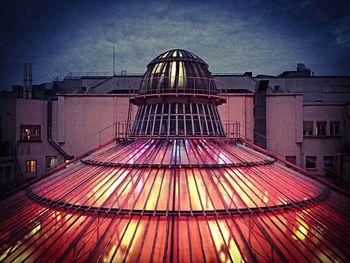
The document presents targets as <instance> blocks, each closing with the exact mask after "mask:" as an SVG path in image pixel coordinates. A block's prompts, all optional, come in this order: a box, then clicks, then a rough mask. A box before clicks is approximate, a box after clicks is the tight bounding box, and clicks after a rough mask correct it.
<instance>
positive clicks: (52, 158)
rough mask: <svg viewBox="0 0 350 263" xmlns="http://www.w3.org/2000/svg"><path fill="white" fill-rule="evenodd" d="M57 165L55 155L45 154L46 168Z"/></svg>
mask: <svg viewBox="0 0 350 263" xmlns="http://www.w3.org/2000/svg"><path fill="white" fill-rule="evenodd" d="M56 166H57V156H46V169H51V168H53V167H56Z"/></svg>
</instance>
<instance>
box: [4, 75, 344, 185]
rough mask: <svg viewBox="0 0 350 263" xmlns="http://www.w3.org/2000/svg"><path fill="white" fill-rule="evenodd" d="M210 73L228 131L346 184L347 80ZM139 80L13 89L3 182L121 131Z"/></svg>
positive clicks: (7, 101) (7, 108)
mask: <svg viewBox="0 0 350 263" xmlns="http://www.w3.org/2000/svg"><path fill="white" fill-rule="evenodd" d="M213 76H214V79H215V80H216V81H217V83H221V84H219V86H218V89H219V90H221V93H222V95H223V96H225V98H226V101H227V103H226V104H223V105H220V106H219V108H218V109H219V113H220V117H221V120H222V123H223V128H224V130H225V132H226V134H227V136H229V137H231V138H232V137H235V138H236V137H241V138H244V139H247V140H250V141H252V142H254V143H256V144H258V145H259V146H262V147H264V148H266V149H267V150H269V151H271V152H274V153H275V154H278V155H279V156H282V157H284V158H286V160H288V161H290V162H292V163H295V164H297V165H299V166H301V167H303V168H306V169H309V170H310V171H311V172H313V173H315V174H316V175H321V176H325V177H326V178H328V179H329V180H332V181H335V182H336V181H342V183H343V185H348V184H349V174H350V171H349V169H350V168H349V153H350V150H349V145H350V77H317V76H312V75H311V74H310V72H305V71H290V72H284V73H282V74H281V75H279V76H277V77H274V76H261V75H258V76H256V77H253V76H252V74H251V73H249V72H247V73H245V74H241V75H235V74H214V75H213ZM141 79H142V75H126V74H123V75H114V76H113V75H112V76H108V75H107V76H106V75H98V74H94V75H89V74H70V75H68V76H66V77H65V78H64V79H62V80H55V81H53V84H52V85H50V86H51V89H49V90H45V92H43V91H38V92H39V93H40V94H42V95H41V96H36V95H33V96H30V98H31V99H27V98H18V95H21V94H27V93H28V92H26V91H22V92H18V87H16V94H15V95H13V96H7V97H5V96H2V98H0V110H1V111H0V120H1V141H2V149H3V150H2V156H3V157H2V158H3V161H2V162H1V165H0V166H1V167H3V168H1V169H2V174H4V175H3V177H2V181H3V185H4V187H6V188H8V187H10V186H11V182H12V181H14V182H16V181H23V180H25V179H26V178H31V177H33V176H36V175H37V174H42V173H44V172H46V171H47V170H49V169H51V168H52V167H55V166H56V165H57V164H59V163H62V162H63V161H64V160H65V159H69V158H71V157H73V156H77V155H79V154H81V153H83V152H85V151H87V150H89V149H91V148H92V147H95V146H97V145H99V144H101V143H103V142H104V141H106V140H109V139H112V138H114V137H115V136H121V137H123V136H125V134H126V132H127V131H126V130H127V129H126V127H131V125H132V123H133V121H134V119H135V114H136V108H135V106H134V105H131V104H129V97H130V96H132V95H133V92H134V91H135V90H137V89H138V88H139V86H140V81H141ZM47 86H48V85H43V87H44V88H45V89H47ZM31 90H32V92H33V89H31ZM53 90H54V92H53ZM44 93H45V94H49V95H47V96H46V95H44ZM53 94H54V95H53ZM33 98H34V99H33ZM35 98H36V99H35ZM129 117H130V118H129ZM128 118H129V119H130V121H129V122H128ZM6 149H7V150H6ZM9 149H11V150H9ZM9 164H11V165H10V166H9ZM5 171H6V172H5ZM9 171H11V172H10V175H8V174H9ZM5 174H6V175H5ZM7 185H9V186H7Z"/></svg>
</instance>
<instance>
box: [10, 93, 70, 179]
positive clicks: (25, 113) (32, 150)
mask: <svg viewBox="0 0 350 263" xmlns="http://www.w3.org/2000/svg"><path fill="white" fill-rule="evenodd" d="M16 109H17V111H16V127H15V130H14V131H13V133H14V135H15V138H16V142H17V158H18V162H19V165H20V168H21V171H22V173H23V174H24V175H25V176H27V177H28V176H34V175H35V174H27V173H26V169H25V168H26V167H25V163H26V160H36V161H37V168H38V170H37V174H42V173H44V172H45V171H46V156H57V158H58V161H59V162H62V161H63V157H62V156H60V154H59V153H58V152H57V151H56V150H55V149H54V148H53V147H52V146H51V145H50V144H49V143H48V141H47V101H43V100H27V99H17V100H16ZM22 124H28V125H40V126H41V141H40V142H20V141H19V139H20V126H21V125H22Z"/></svg>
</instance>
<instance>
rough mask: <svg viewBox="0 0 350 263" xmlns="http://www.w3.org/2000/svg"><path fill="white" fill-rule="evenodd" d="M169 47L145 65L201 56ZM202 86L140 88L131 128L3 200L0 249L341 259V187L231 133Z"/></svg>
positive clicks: (347, 209) (347, 215)
mask: <svg viewBox="0 0 350 263" xmlns="http://www.w3.org/2000/svg"><path fill="white" fill-rule="evenodd" d="M176 52H177V53H176V55H175V51H171V52H168V53H165V54H164V55H160V56H158V57H157V58H156V59H155V60H154V61H153V62H151V63H150V65H149V68H148V71H149V70H150V68H151V67H153V66H154V65H156V64H157V63H158V62H159V61H160V60H164V63H173V62H174V61H176V63H180V62H181V61H182V58H184V59H188V61H187V62H188V63H194V64H196V65H197V66H198V67H203V69H205V68H206V64H204V62H202V61H201V60H200V59H199V58H198V57H196V56H194V55H193V54H192V53H189V52H185V51H181V53H180V51H179V50H177V51H176ZM174 59H177V60H174ZM165 60H167V61H165ZM168 60H169V61H168ZM187 62H186V63H187ZM159 63H163V62H159ZM184 63H185V61H184ZM176 65H177V66H178V65H179V64H176ZM197 66H195V67H197ZM148 71H147V72H148ZM151 71H153V69H152V70H151ZM174 83H175V82H174ZM147 85H148V84H147ZM174 85H175V84H174ZM186 85H187V84H186ZM186 85H185V86H184V87H186V89H187V86H186ZM151 86H152V85H151ZM151 86H147V87H151ZM170 86H171V85H170ZM168 87H169V86H168ZM174 87H177V88H176V89H178V88H179V87H180V86H179V85H178V84H177V86H176V85H175V86H174ZM202 87H204V89H203V90H205V92H203V93H202V94H201V96H199V97H197V95H198V94H197V93H196V94H194V93H191V92H192V91H191V92H190V93H188V94H185V93H186V92H185V93H183V94H181V92H178V93H176V92H175V95H172V96H166V95H165V93H167V92H166V90H163V91H160V90H158V91H159V93H158V94H156V93H155V95H157V96H153V97H152V96H151V97H147V96H146V94H141V95H140V96H141V97H142V96H144V97H145V98H143V99H140V98H141V97H140V98H139V99H135V100H134V101H132V102H137V104H138V105H139V106H140V107H139V109H138V113H137V115H136V121H135V125H134V126H133V131H132V134H131V135H132V136H131V137H129V138H127V140H123V141H119V142H118V143H117V144H115V143H110V144H108V145H105V146H103V147H101V148H100V149H98V150H95V151H94V152H92V153H90V154H89V155H87V156H85V157H84V158H82V159H80V160H77V161H75V162H73V163H71V164H67V166H66V167H64V168H63V169H61V170H58V171H56V172H54V173H53V174H52V175H50V176H49V177H47V178H45V179H42V180H40V181H39V182H37V183H36V184H33V185H31V186H29V187H28V188H27V189H26V190H25V191H21V192H18V193H17V194H15V195H12V196H10V197H9V198H7V199H5V200H3V201H1V202H0V207H1V208H2V209H1V210H0V261H1V262H2V261H4V262H12V261H28V262H51V261H59V262H72V261H74V262H76V261H77V262H96V261H99V262H100V261H101V262H102V261H103V262H107V261H108V262H139V261H142V262H143V261H154V262H161V261H162V262H165V261H166V262H228V261H237V262H241V261H247V262H258V261H262V262H274V261H278V262H279V261H283V262H289V261H293V262H294V261H295V262H305V261H309V262H316V261H320V262H327V261H329V262H331V261H335V262H347V261H348V260H349V251H350V245H349V244H350V200H349V198H348V197H346V196H344V195H341V194H339V193H337V192H334V191H332V190H331V189H330V188H329V187H328V186H325V185H323V184H321V183H320V182H318V181H315V180H313V179H311V178H309V177H307V176H305V175H303V174H301V173H299V172H296V171H294V170H291V169H288V168H286V167H285V166H284V165H282V164H280V163H278V162H277V161H276V160H275V159H274V158H272V157H270V156H267V155H264V154H262V153H260V152H257V151H255V150H252V149H250V148H248V147H246V146H245V144H248V143H247V142H244V141H243V144H242V143H240V142H239V141H229V140H228V138H226V137H225V136H224V135H225V133H224V131H223V129H222V124H221V121H220V117H219V116H218V113H217V104H218V103H217V102H218V101H217V100H216V99H212V94H211V93H210V91H211V90H210V89H207V88H208V87H209V86H205V85H204V86H202ZM147 89H148V88H147ZM141 91H142V90H141ZM144 91H146V90H144ZM148 91H150V92H153V90H148ZM154 92H155V91H154ZM164 92H165V93H164ZM152 95H153V94H152ZM176 95H178V97H177V96H176ZM214 96H216V95H215V94H214ZM170 97H173V100H172V99H171V98H170ZM189 98H191V99H189ZM192 98H193V99H192ZM166 108H167V109H166ZM165 109H166V110H165ZM158 110H159V111H160V112H158ZM203 116H204V117H203ZM158 117H159V119H160V121H159V123H158V124H157V120H158ZM213 118H214V120H215V121H213ZM163 120H166V122H163ZM187 121H189V122H190V124H189V125H187V124H186V123H187ZM209 122H210V123H211V129H210V128H209V126H208V123H209ZM157 125H158V126H157ZM181 125H183V126H181ZM213 126H215V127H216V130H215V131H214V128H213ZM155 127H158V128H155ZM163 127H164V129H163ZM188 127H190V128H189V129H187V128H188ZM205 127H206V128H205ZM173 128H174V129H173ZM182 128H184V129H183V130H182V131H181V129H182ZM210 132H211V133H210Z"/></svg>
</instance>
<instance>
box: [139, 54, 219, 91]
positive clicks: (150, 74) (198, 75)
mask: <svg viewBox="0 0 350 263" xmlns="http://www.w3.org/2000/svg"><path fill="white" fill-rule="evenodd" d="M169 92H170V93H199V94H217V93H218V89H217V87H216V85H215V81H214V79H213V78H212V75H211V73H210V71H209V70H208V64H207V63H205V62H204V61H203V60H202V59H201V58H199V57H198V56H196V55H195V54H193V53H191V52H189V51H186V50H182V49H173V50H169V51H166V52H164V53H162V54H160V55H159V56H157V57H156V58H155V59H153V60H152V61H151V63H149V64H148V66H147V71H146V73H145V74H144V77H143V80H142V82H141V84H140V87H139V93H141V94H150V93H151V94H152V93H157V94H158V93H169Z"/></svg>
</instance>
